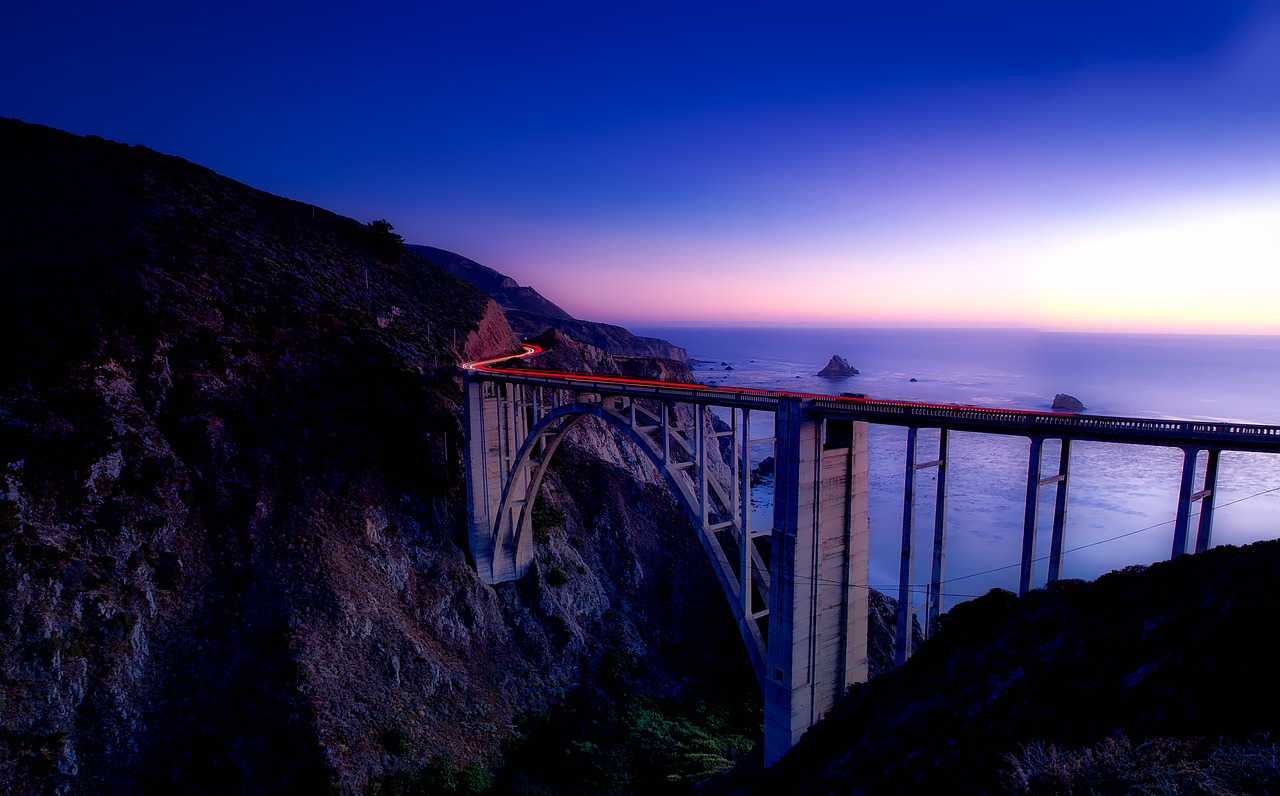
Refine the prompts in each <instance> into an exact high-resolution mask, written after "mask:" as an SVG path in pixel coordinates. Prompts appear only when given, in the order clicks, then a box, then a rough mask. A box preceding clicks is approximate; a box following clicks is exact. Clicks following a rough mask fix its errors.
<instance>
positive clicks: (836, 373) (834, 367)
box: [817, 354, 858, 379]
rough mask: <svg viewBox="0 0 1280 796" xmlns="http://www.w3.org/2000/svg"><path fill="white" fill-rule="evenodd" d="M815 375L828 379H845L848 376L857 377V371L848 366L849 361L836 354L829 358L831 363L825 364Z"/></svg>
mask: <svg viewBox="0 0 1280 796" xmlns="http://www.w3.org/2000/svg"><path fill="white" fill-rule="evenodd" d="M817 375H819V376H824V377H826V378H828V379H845V378H848V377H849V376H857V375H858V369H857V368H855V367H854V366H852V365H850V364H849V360H847V359H845V358H844V357H842V356H840V355H839V354H837V355H835V356H833V357H831V361H830V362H828V363H827V366H826V367H825V368H823V369H822V370H820V371H818V374H817Z"/></svg>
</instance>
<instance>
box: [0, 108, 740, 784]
mask: <svg viewBox="0 0 1280 796" xmlns="http://www.w3.org/2000/svg"><path fill="white" fill-rule="evenodd" d="M0 174H2V175H3V179H0V273H3V275H4V279H5V283H6V288H7V289H6V291H5V292H4V293H3V294H0V333H2V338H3V339H4V340H5V347H4V353H3V358H2V359H0V376H2V378H0V477H2V478H3V482H2V483H0V630H2V631H3V632H0V791H3V792H6V793H18V794H24V793H44V792H49V791H57V792H72V793H77V792H78V793H100V792H106V791H123V792H186V793H256V792H279V791H282V790H298V791H304V792H323V791H325V790H331V791H335V792H365V791H376V792H380V793H389V792H408V791H411V790H413V789H415V788H416V789H421V788H428V787H432V786H433V785H432V783H435V784H439V783H440V782H445V781H448V782H455V783H456V781H457V778H458V776H461V773H466V774H467V775H468V776H470V777H472V780H469V781H476V782H481V783H483V781H485V780H486V778H487V777H489V776H490V774H489V773H488V772H490V771H491V770H498V769H499V768H500V764H501V762H502V760H503V759H504V751H503V750H504V746H505V747H506V748H508V749H509V750H513V749H515V748H516V747H517V746H519V744H520V743H523V741H522V740H521V739H523V738H525V737H526V736H525V735H524V733H522V732H521V731H520V730H518V729H517V727H522V728H527V727H528V726H530V725H529V724H528V721H527V719H526V717H539V716H543V717H545V716H555V715H556V714H557V711H558V710H560V709H561V708H558V707H557V706H559V705H563V704H564V702H565V700H566V695H567V694H571V693H579V692H580V691H581V689H582V688H589V689H593V690H592V693H598V694H601V695H602V696H601V699H603V700H605V702H607V703H610V704H621V703H619V702H618V700H619V699H620V697H617V696H616V694H618V693H622V691H625V693H626V694H627V695H628V699H632V700H633V702H634V701H635V700H655V699H656V700H663V699H685V700H686V701H687V702H689V704H693V703H694V702H695V701H696V699H695V697H694V696H693V695H699V696H698V697H697V699H710V700H712V701H713V702H714V700H716V699H719V702H718V703H716V704H721V705H733V704H741V703H742V702H743V697H742V693H743V689H745V690H746V691H748V692H749V691H750V690H751V688H753V686H751V685H750V673H749V670H748V667H747V664H746V660H745V654H743V653H741V651H740V649H739V642H738V640H737V638H736V632H735V630H734V628H733V626H732V622H731V621H730V620H729V618H728V616H727V611H726V610H724V609H723V608H722V606H721V605H720V597H719V595H718V594H717V593H716V589H717V588H718V587H717V586H716V585H715V582H714V579H713V577H712V576H711V573H710V570H709V568H708V566H707V565H706V563H705V561H704V560H703V556H702V553H701V550H700V549H699V547H698V542H697V539H696V537H695V536H694V535H693V534H692V532H691V529H689V528H688V525H687V522H685V521H684V520H683V518H682V517H681V516H680V515H679V513H678V512H676V511H675V510H674V504H673V503H672V502H671V498H670V496H669V495H667V494H666V493H665V492H663V491H662V490H657V489H655V488H653V487H652V486H650V485H648V484H646V483H643V482H638V481H636V479H635V477H634V475H633V473H632V472H631V470H630V469H628V468H629V465H628V464H627V462H626V460H625V459H624V458H622V457H618V458H617V460H616V461H605V462H603V463H602V462H600V461H599V459H598V458H583V457H584V456H586V454H581V453H575V452H574V451H573V450H572V449H567V450H566V452H565V456H564V457H563V461H562V463H561V465H560V467H559V468H558V469H557V470H556V472H555V473H553V474H552V477H550V478H549V479H548V482H547V486H546V494H547V495H548V499H547V501H546V502H545V506H544V507H543V508H542V510H541V511H540V514H539V519H538V523H537V528H538V544H539V549H538V563H537V565H536V567H535V571H534V572H533V573H531V575H530V576H529V577H528V578H525V579H523V580H521V581H520V582H518V583H511V584H503V585H501V586H498V587H490V586H486V585H485V584H483V583H481V582H479V581H478V579H477V578H476V576H475V574H474V571H473V569H472V568H471V566H470V564H469V562H468V558H467V552H466V547H465V539H466V534H465V520H464V507H463V501H462V471H461V466H460V461H461V442H462V431H461V427H460V421H459V401H460V395H461V393H460V388H459V384H458V382H457V379H456V376H455V372H454V365H455V363H456V362H457V361H458V360H459V359H460V358H461V357H462V356H479V355H490V354H499V353H502V352H503V351H505V350H513V349H514V347H515V345H516V341H515V338H514V337H513V335H512V334H511V333H510V331H509V329H508V328H507V326H506V324H505V320H504V319H503V317H502V315H501V314H500V313H499V312H497V310H496V308H495V307H494V305H493V303H492V301H491V300H490V299H489V298H487V297H486V296H485V295H484V294H483V293H481V292H480V291H478V290H476V289H475V288H474V287H472V286H471V285H469V284H468V283H466V282H465V281H463V280H460V279H458V278H456V277H454V276H452V275H450V274H447V273H445V272H444V271H442V270H440V269H438V268H436V267H434V266H432V265H430V264H428V263H427V262H425V261H423V260H422V259H420V258H418V257H417V256H414V255H412V254H411V253H409V252H406V251H404V250H403V249H401V248H400V247H399V244H398V242H396V241H394V240H391V239H389V238H388V236H387V235H386V234H384V233H385V231H384V230H380V229H378V228H376V227H374V226H370V225H364V224H360V223H358V222H355V221H352V220H350V219H345V218H341V217H339V216H336V215H334V214H332V213H329V212H327V211H325V210H323V209H320V208H315V207H312V206H309V205H305V204H301V203H297V202H292V201H289V200H286V199H281V198H278V197H274V196H270V195H267V194H264V193H261V192H258V191H254V190H252V189H250V188H247V187H246V186H243V185H240V184H238V183H235V182H234V181H231V180H228V179H226V178H223V177H220V176H218V175H216V174H214V173H213V172H210V171H208V170H207V169H203V168H201V167H198V166H194V165H192V164H189V163H187V162H185V161H181V160H179V159H176V158H171V157H166V156H163V155H159V154H157V153H155V152H153V151H150V150H147V149H145V148H143V147H136V146H135V147H128V146H123V145H120V144H115V143H111V142H107V141H103V140H101V139H95V138H80V137H75V136H71V135H67V134H64V133H59V132H57V131H53V130H49V129H47V128H41V127H37V126H33V125H24V124H21V123H18V122H13V121H8V120H6V121H0ZM540 502H541V501H540ZM636 506H642V507H643V508H644V510H643V511H640V512H637V511H635V510H634V508H635V507H636ZM682 523H683V524H682ZM602 672H603V673H604V674H602ZM606 674H607V676H606ZM744 678H745V679H744ZM744 682H745V683H746V684H745V685H744ZM610 683H612V684H613V685H612V686H608V684H610ZM602 684H604V685H602ZM606 686H608V687H606ZM611 688H612V690H610V689H611ZM611 694H613V695H614V696H611ZM682 695H683V696H682ZM756 698H758V697H756ZM750 699H751V697H749V696H748V697H747V701H748V702H749V701H750ZM633 702H628V703H627V704H632V703H633ZM634 703H635V704H639V703H638V702H634ZM645 704H648V703H645ZM663 704H665V703H663ZM539 721H541V719H539ZM513 745H514V746H513ZM510 754H512V755H514V754H515V752H514V751H512V752H510ZM460 772H461V773H460ZM504 776H505V775H504ZM512 776H515V775H512ZM531 776H532V775H531Z"/></svg>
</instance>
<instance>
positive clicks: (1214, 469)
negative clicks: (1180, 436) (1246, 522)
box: [1170, 448, 1221, 558]
mask: <svg viewBox="0 0 1280 796" xmlns="http://www.w3.org/2000/svg"><path fill="white" fill-rule="evenodd" d="M1220 453H1221V451H1216V450H1211V451H1209V455H1208V457H1207V461H1206V462H1205V469H1204V485H1203V486H1202V487H1201V488H1200V491H1199V492H1194V493H1193V492H1192V491H1191V489H1192V488H1193V486H1194V485H1195V480H1196V459H1197V458H1198V457H1199V455H1200V451H1199V450H1197V449H1195V448H1184V449H1183V460H1182V484H1181V485H1180V486H1179V488H1178V514H1177V517H1176V519H1175V520H1174V523H1173V554H1172V555H1171V556H1170V558H1177V557H1178V556H1180V555H1183V554H1184V553H1186V552H1187V541H1188V539H1187V537H1188V534H1189V531H1190V525H1191V504H1192V503H1195V502H1196V501H1200V525H1199V527H1198V528H1197V530H1196V546H1195V551H1196V552H1197V553H1203V552H1204V551H1205V550H1208V549H1209V544H1210V542H1211V541H1212V540H1211V538H1210V537H1211V536H1212V533H1213V498H1214V492H1216V491H1217V488H1218V455H1219V454H1220Z"/></svg>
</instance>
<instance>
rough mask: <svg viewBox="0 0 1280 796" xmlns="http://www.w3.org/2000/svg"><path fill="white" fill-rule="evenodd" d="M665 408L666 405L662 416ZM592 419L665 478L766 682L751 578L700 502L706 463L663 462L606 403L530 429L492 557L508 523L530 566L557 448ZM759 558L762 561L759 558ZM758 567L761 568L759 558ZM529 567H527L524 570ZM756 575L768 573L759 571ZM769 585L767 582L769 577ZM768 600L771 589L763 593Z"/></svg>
mask: <svg viewBox="0 0 1280 796" xmlns="http://www.w3.org/2000/svg"><path fill="white" fill-rule="evenodd" d="M666 411H667V409H666V408H665V407H664V408H663V412H664V413H665V412H666ZM589 417H595V418H599V419H600V420H601V421H603V422H604V423H605V424H606V425H607V426H609V427H610V428H612V429H613V430H614V431H617V432H619V433H620V434H621V435H622V436H623V437H624V438H625V439H627V440H629V441H630V442H631V443H632V444H633V445H634V446H635V447H636V448H637V449H638V450H640V452H642V453H643V454H644V455H645V457H646V458H647V459H648V460H649V462H650V463H651V464H652V465H653V466H654V468H655V469H656V470H657V471H658V472H659V473H660V474H661V475H662V476H663V478H664V480H665V481H666V483H667V486H668V487H669V488H670V489H671V492H672V493H673V494H674V495H675V497H676V501H677V502H678V503H679V504H680V506H681V508H682V509H683V510H684V512H685V514H686V515H687V516H688V518H689V520H690V522H691V523H692V525H693V527H694V531H695V532H696V533H697V535H698V540H699V542H701V544H702V547H703V551H704V552H705V553H706V554H707V556H708V558H709V559H710V560H711V563H712V565H713V566H712V569H713V570H714V571H715V574H716V576H717V580H718V582H719V583H720V588H721V591H722V592H723V594H724V596H725V598H726V599H727V600H728V602H729V607H730V609H731V610H732V611H733V615H734V622H735V623H736V624H737V626H738V629H739V632H740V633H741V635H742V637H743V642H744V644H745V645H746V648H747V655H748V657H749V659H750V660H751V666H752V669H753V670H754V671H755V673H756V678H757V680H762V679H763V677H764V671H765V641H764V635H763V634H762V633H761V632H760V629H759V626H758V624H757V623H756V622H757V620H758V618H759V617H757V618H754V619H753V618H752V617H748V616H747V615H746V613H745V611H744V609H743V605H744V604H745V603H744V600H743V599H742V594H741V590H742V589H744V588H751V585H750V580H747V582H746V583H743V582H742V580H741V579H740V577H739V575H738V573H737V572H735V571H734V569H733V568H732V567H731V566H730V564H729V560H728V557H727V556H726V554H725V552H724V550H723V548H722V546H721V545H720V544H718V543H717V542H716V540H715V539H714V537H713V536H712V535H711V534H710V533H709V530H708V526H709V525H710V523H709V522H708V517H707V516H706V508H705V502H704V501H702V500H700V499H699V493H700V491H701V489H700V482H702V481H704V480H705V479H707V469H708V466H707V463H706V462H705V461H699V462H697V463H696V466H694V467H687V466H683V465H686V464H688V462H675V461H673V459H672V458H671V456H670V455H669V453H668V454H667V455H666V458H665V460H664V450H663V447H660V446H658V445H657V444H655V442H654V440H653V439H651V438H649V437H648V436H646V435H644V434H643V433H641V432H639V431H637V430H636V427H635V425H634V424H633V423H631V422H628V420H627V419H624V418H623V417H620V416H619V415H618V414H616V413H614V412H611V411H608V410H607V409H606V408H605V407H604V405H603V404H602V403H598V402H590V403H588V402H574V403H568V404H563V405H560V406H557V407H555V408H554V409H551V410H549V411H548V412H547V413H546V414H545V415H542V416H541V417H540V418H535V419H534V420H535V422H534V424H533V425H532V426H531V427H530V428H529V429H528V433H527V436H526V437H525V439H524V441H523V442H522V443H521V444H520V447H519V449H518V450H517V451H516V452H515V455H514V456H513V457H512V461H511V464H510V466H509V471H508V474H507V477H506V479H505V481H504V484H503V488H502V492H501V496H500V498H499V500H498V505H497V511H496V513H495V515H494V517H493V518H492V522H493V525H494V527H493V532H492V533H491V534H490V539H491V541H492V544H493V545H494V551H493V552H494V554H495V555H497V554H499V553H500V549H499V546H500V545H501V543H502V536H503V534H502V528H503V526H504V524H506V525H507V527H509V528H510V529H511V533H512V535H513V536H514V539H513V542H514V548H515V551H516V557H517V560H523V561H528V562H530V563H531V562H532V558H533V505H534V503H535V501H536V500H537V496H538V491H539V489H540V487H541V486H542V481H543V478H544V477H545V475H546V472H547V470H548V468H549V467H550V465H551V461H552V459H553V458H554V456H555V453H556V450H557V449H558V448H559V447H560V443H561V442H562V441H563V440H564V439H565V437H566V436H567V435H568V434H569V432H570V431H572V430H573V429H574V428H575V427H577V426H578V425H579V424H580V423H581V422H582V421H583V420H586V419H587V418H589ZM702 421H703V418H702V417H701V413H700V412H698V413H696V414H695V420H694V422H695V423H697V424H699V425H701V423H702ZM695 440H696V443H695V446H694V447H695V451H696V450H697V449H699V448H701V446H702V445H705V440H704V439H703V434H702V433H698V434H696V435H695ZM757 558H759V557H757ZM754 563H755V566H756V567H757V568H759V567H760V566H761V565H762V564H761V561H759V560H757V561H756V562H754ZM526 568H527V567H526ZM756 574H757V576H760V575H762V574H767V572H765V573H761V572H759V571H758V572H757V573H756ZM765 580H766V582H767V579H765ZM764 600H765V601H766V602H767V600H768V595H767V590H766V593H765V594H764Z"/></svg>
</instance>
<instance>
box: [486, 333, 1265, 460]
mask: <svg viewBox="0 0 1280 796" xmlns="http://www.w3.org/2000/svg"><path fill="white" fill-rule="evenodd" d="M526 348H527V349H529V350H527V351H526V354H525V355H524V356H529V355H532V354H534V353H537V351H538V349H537V347H536V346H527V347H526ZM508 361H510V359H506V360H496V361H492V360H491V361H486V362H476V363H467V364H466V365H464V366H463V367H464V368H465V369H467V370H469V371H471V372H472V374H473V377H481V378H484V377H487V378H494V379H501V380H503V381H509V382H512V383H517V384H527V385H534V386H541V387H550V388H554V389H568V390H576V391H580V392H586V393H597V394H599V395H601V396H623V397H629V398H673V399H676V400H681V401H687V402H689V403H692V404H697V405H703V406H725V407H734V408H740V409H774V408H776V407H777V405H778V403H779V402H780V401H783V400H788V399H797V398H798V399H800V400H802V401H803V402H805V404H806V405H807V408H808V409H809V410H810V411H812V412H816V413H818V414H821V415H822V416H823V417H829V418H832V419H839V420H864V421H867V422H869V423H875V424H880V425H890V426H905V427H910V428H946V429H950V430H953V431H972V432H976V433H981V434H1003V435H1007V436H1021V437H1033V438H1045V439H1072V440H1094V441H1098V442H1118V443H1129V444H1136V445H1156V446H1162V447H1189V446H1190V447H1195V448H1199V449H1202V450H1203V449H1207V448H1212V449H1216V450H1231V451H1257V452H1263V453H1280V426H1266V425H1254V424H1247V423H1215V422H1210V421H1202V420H1168V419H1161V418H1148V417H1114V416H1105V415H1077V414H1072V413H1067V412H1043V411H1036V410H1028V409H997V408H992V407H985V406H968V405H963V404H934V403H920V402H914V401H886V400H880V399H875V398H855V397H847V396H831V395H815V394H811V393H796V392H786V391H780V390H757V389H752V388H747V387H732V386H712V385H706V384H684V383H680V382H665V381H652V380H646V379H631V378H626V377H621V376H596V375H586V374H578V373H562V372H558V371H549V370H545V371H544V370H531V369H523V368H501V367H495V365H496V364H497V363H499V362H508Z"/></svg>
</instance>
